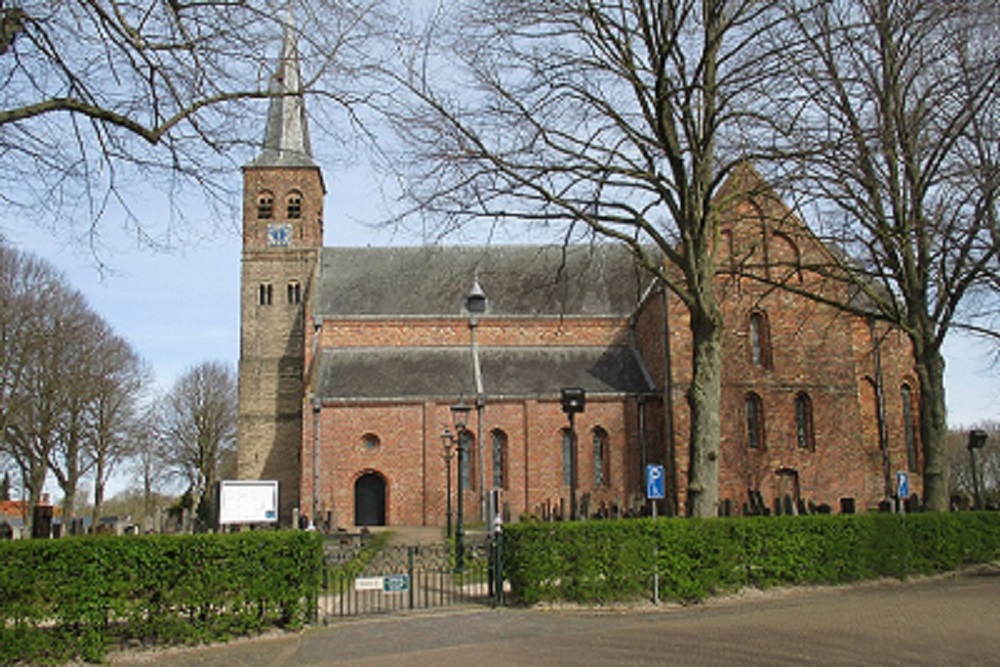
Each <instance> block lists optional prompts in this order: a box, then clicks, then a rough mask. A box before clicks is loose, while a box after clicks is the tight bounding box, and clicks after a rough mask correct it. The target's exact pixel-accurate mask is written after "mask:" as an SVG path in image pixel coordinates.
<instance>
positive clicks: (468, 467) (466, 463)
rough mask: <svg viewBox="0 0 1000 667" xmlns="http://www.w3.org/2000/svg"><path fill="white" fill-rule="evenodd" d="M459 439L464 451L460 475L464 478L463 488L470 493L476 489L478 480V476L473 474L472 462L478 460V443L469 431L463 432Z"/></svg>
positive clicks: (459, 470)
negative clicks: (475, 485)
mask: <svg viewBox="0 0 1000 667" xmlns="http://www.w3.org/2000/svg"><path fill="white" fill-rule="evenodd" d="M459 438H460V445H461V446H462V448H463V450H462V463H461V465H460V466H459V469H458V474H459V475H461V478H462V488H463V489H465V490H466V491H468V490H469V489H472V488H474V486H473V482H474V481H475V479H476V476H475V475H473V474H472V473H473V468H472V462H473V461H475V459H476V442H475V440H474V439H473V437H472V432H471V431H468V430H463V431H462V434H461V435H460V436H459Z"/></svg>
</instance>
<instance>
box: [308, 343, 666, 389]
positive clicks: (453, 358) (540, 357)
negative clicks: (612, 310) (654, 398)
mask: <svg viewBox="0 0 1000 667" xmlns="http://www.w3.org/2000/svg"><path fill="white" fill-rule="evenodd" d="M480 361H481V367H482V376H483V384H484V389H485V392H486V394H487V395H488V396H490V397H493V398H551V397H553V396H558V395H559V390H560V388H562V387H567V386H579V387H583V388H584V389H586V390H587V392H588V393H590V394H592V395H596V394H613V395H622V394H634V393H639V392H644V391H650V390H652V389H653V387H652V386H651V385H650V383H649V381H648V378H647V375H646V374H645V372H644V370H643V368H642V365H641V363H640V361H639V359H638V356H637V355H636V353H635V352H634V350H632V348H629V347H625V346H613V347H484V348H480ZM314 392H315V396H316V398H318V399H320V400H322V401H324V402H336V401H346V402H354V401H362V402H364V401H373V400H409V399H421V400H424V399H431V400H433V399H437V398H440V399H446V400H454V398H455V397H456V396H459V395H465V396H474V395H475V394H476V390H475V386H474V385H473V373H472V353H471V350H470V349H468V348H454V347H395V348H344V349H336V348H327V349H324V350H323V351H322V352H321V353H320V358H319V365H318V373H317V380H316V383H315V387H314Z"/></svg>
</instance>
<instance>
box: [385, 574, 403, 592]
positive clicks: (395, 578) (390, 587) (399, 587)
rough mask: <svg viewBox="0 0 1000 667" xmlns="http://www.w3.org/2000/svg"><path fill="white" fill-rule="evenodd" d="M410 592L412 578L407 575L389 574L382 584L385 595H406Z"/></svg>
mask: <svg viewBox="0 0 1000 667" xmlns="http://www.w3.org/2000/svg"><path fill="white" fill-rule="evenodd" d="M408 590H410V577H409V575H406V574H387V575H386V576H385V581H384V582H383V584H382V591H383V592H385V593H405V592H406V591H408Z"/></svg>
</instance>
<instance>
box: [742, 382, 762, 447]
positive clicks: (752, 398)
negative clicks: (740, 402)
mask: <svg viewBox="0 0 1000 667" xmlns="http://www.w3.org/2000/svg"><path fill="white" fill-rule="evenodd" d="M744 404H745V410H746V420H747V424H746V426H747V446H748V447H750V449H764V401H762V400H761V398H760V396H758V395H757V394H755V393H753V392H751V393H749V394H747V396H746V399H745V402H744Z"/></svg>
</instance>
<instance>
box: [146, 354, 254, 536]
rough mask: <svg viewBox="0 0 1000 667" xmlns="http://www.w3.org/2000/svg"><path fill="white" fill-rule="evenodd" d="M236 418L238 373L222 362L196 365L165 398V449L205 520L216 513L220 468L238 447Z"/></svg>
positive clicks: (198, 511) (168, 458)
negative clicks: (215, 499)
mask: <svg viewBox="0 0 1000 667" xmlns="http://www.w3.org/2000/svg"><path fill="white" fill-rule="evenodd" d="M236 420H237V407H236V377H235V374H234V372H233V370H232V369H231V368H229V367H228V366H226V365H224V364H221V363H218V362H205V363H202V364H199V365H198V366H195V367H194V368H192V369H191V370H190V371H188V372H187V373H185V374H184V375H183V376H181V378H180V379H178V380H177V382H176V383H175V384H174V386H173V388H172V389H171V390H170V391H169V392H168V393H167V395H166V397H165V398H164V402H163V427H162V431H161V434H162V437H163V438H165V440H166V442H165V443H164V445H165V446H164V450H163V451H164V452H165V454H166V456H167V461H168V463H169V465H170V466H171V467H172V468H173V470H174V471H175V473H176V474H177V475H178V476H180V477H181V478H182V479H184V480H185V481H186V482H187V483H188V485H189V490H190V492H191V495H192V497H193V498H195V499H196V500H197V503H198V507H197V513H198V516H199V517H200V518H201V519H202V520H208V519H209V518H210V517H211V513H212V494H213V493H214V486H215V483H216V482H217V481H219V479H220V469H221V467H222V465H223V464H224V463H225V462H226V460H227V458H230V459H231V457H232V453H233V452H234V450H235V447H236Z"/></svg>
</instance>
